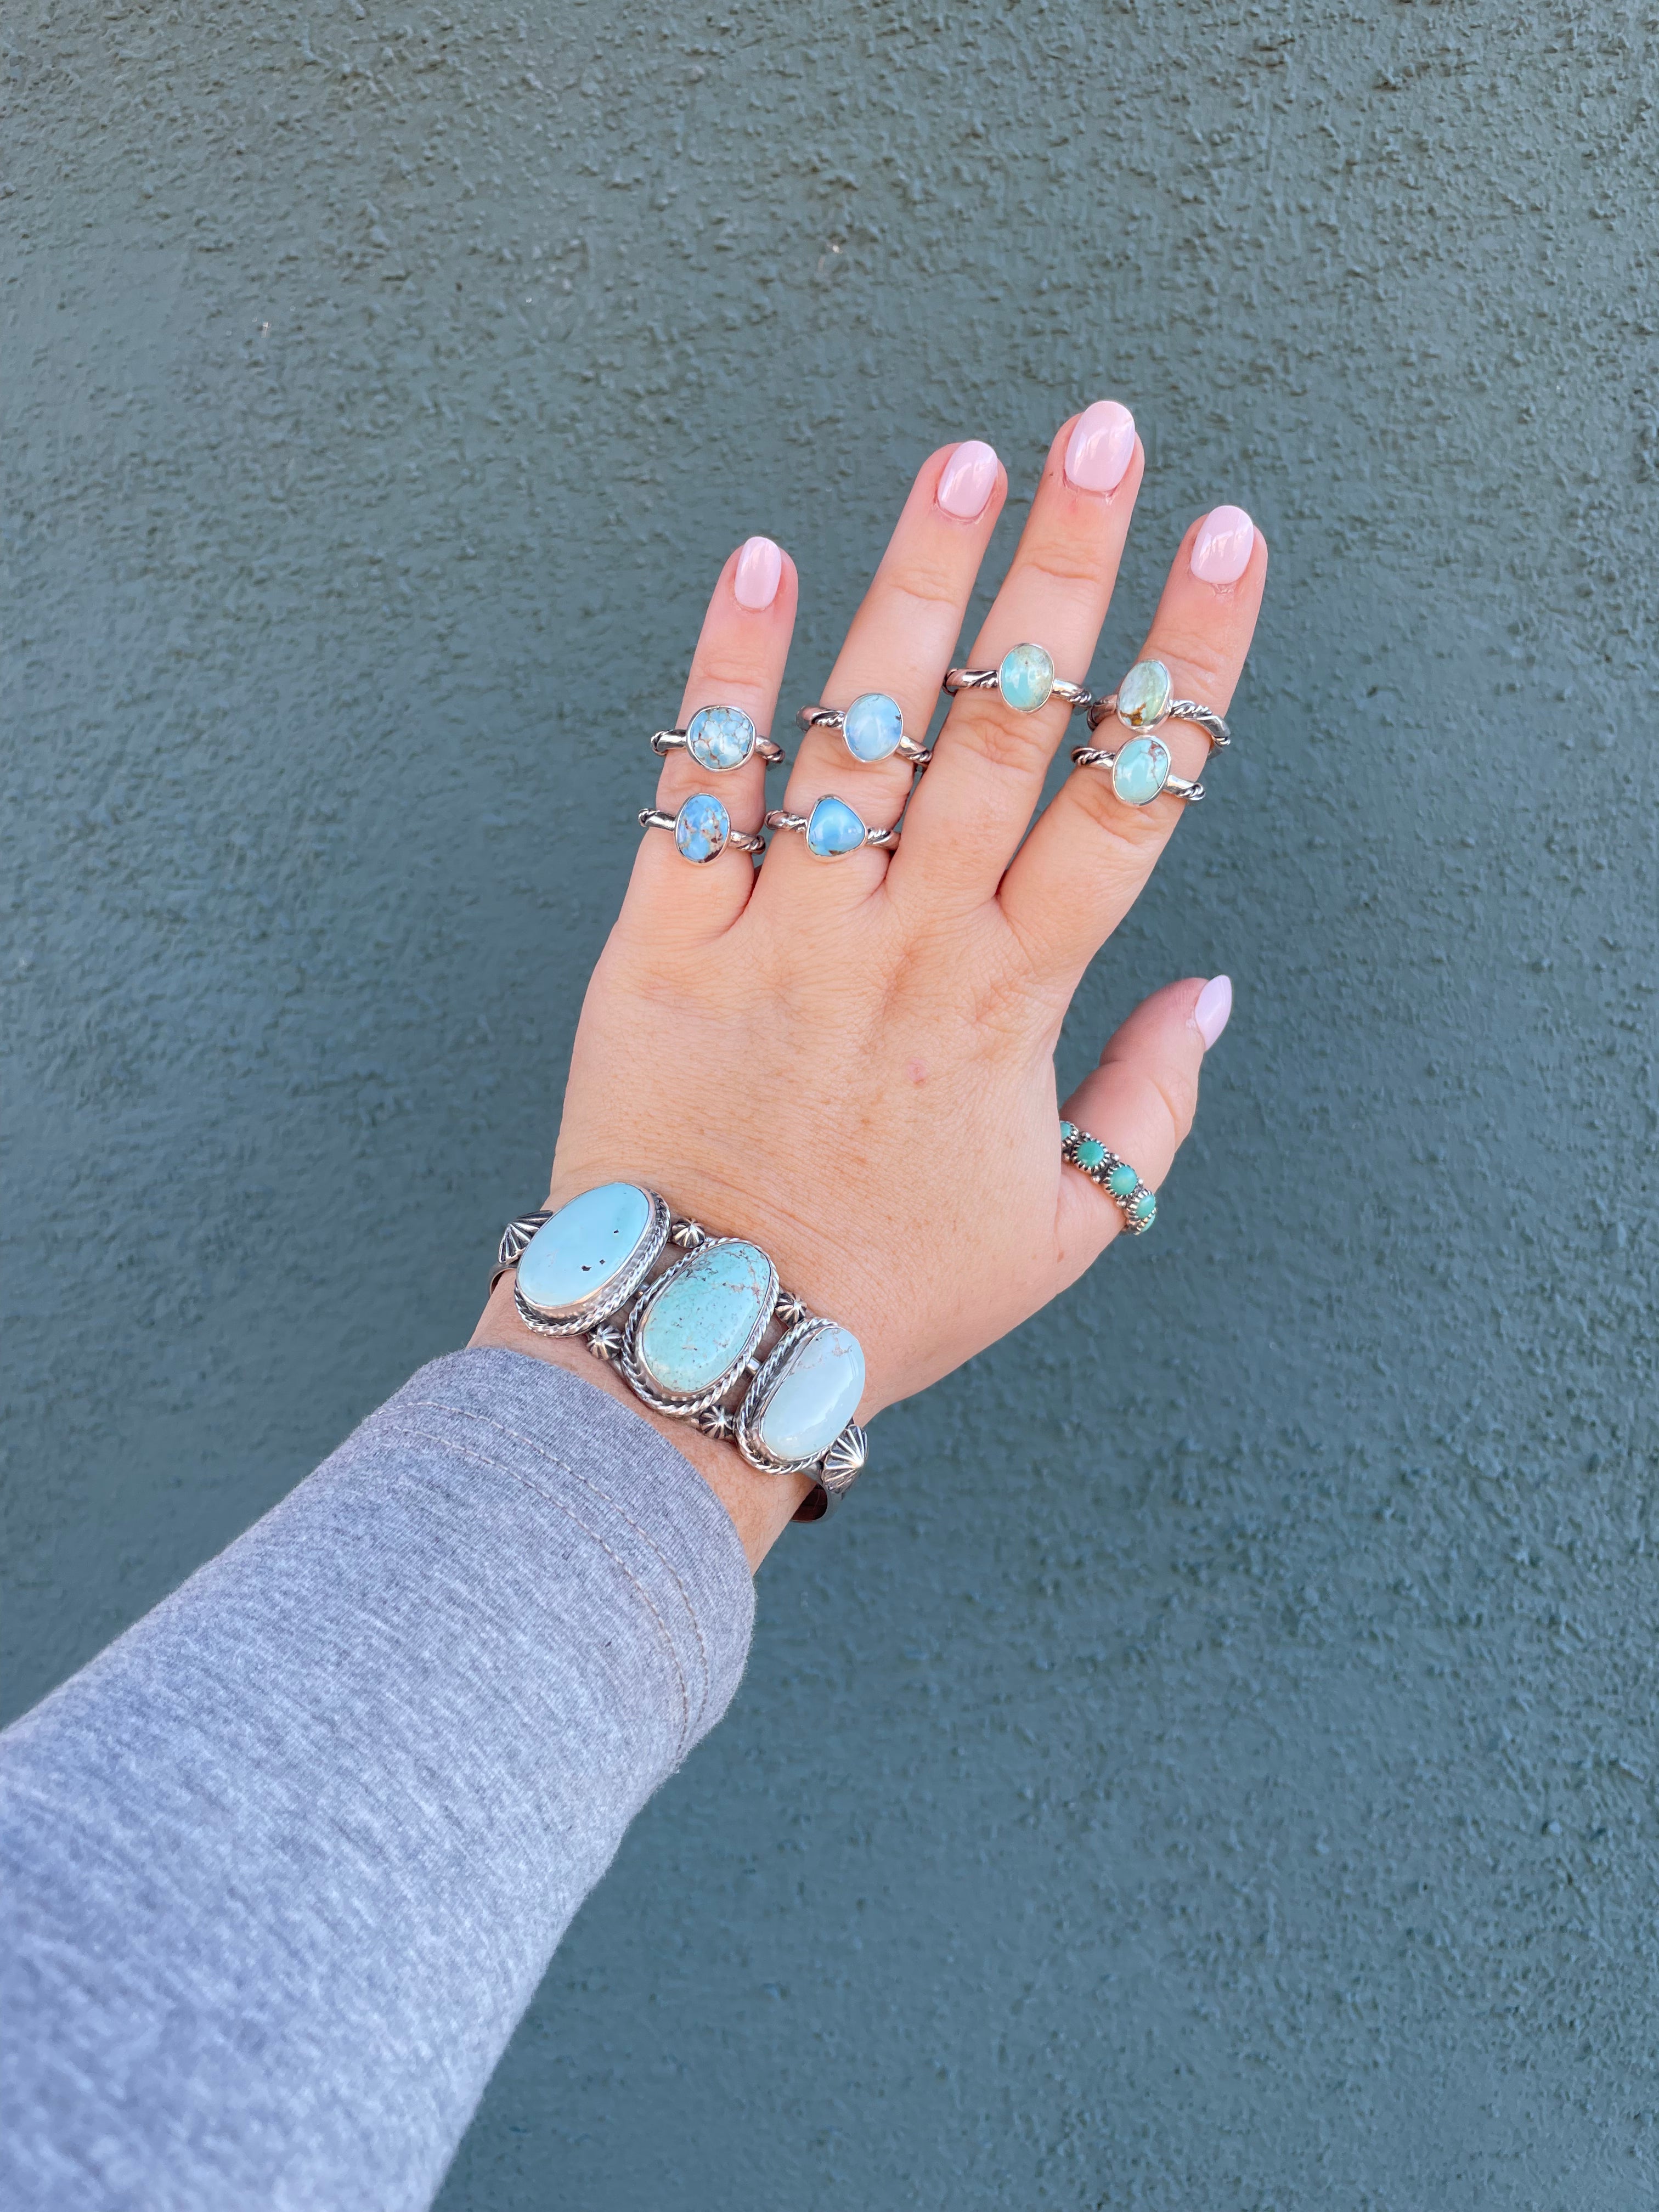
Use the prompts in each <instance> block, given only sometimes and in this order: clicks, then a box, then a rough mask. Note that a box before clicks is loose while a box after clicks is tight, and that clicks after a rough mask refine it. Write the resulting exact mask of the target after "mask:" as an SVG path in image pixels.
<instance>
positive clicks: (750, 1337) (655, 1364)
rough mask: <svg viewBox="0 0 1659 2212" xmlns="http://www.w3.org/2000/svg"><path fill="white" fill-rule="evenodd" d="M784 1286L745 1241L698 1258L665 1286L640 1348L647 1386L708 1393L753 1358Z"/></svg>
mask: <svg viewBox="0 0 1659 2212" xmlns="http://www.w3.org/2000/svg"><path fill="white" fill-rule="evenodd" d="M776 1295H777V1278H776V1276H775V1274H774V1273H773V1272H772V1263H771V1261H769V1259H768V1258H767V1256H766V1255H765V1253H764V1252H763V1251H761V1250H760V1249H758V1248H757V1246H755V1245H753V1244H746V1243H744V1242H743V1241H742V1240H741V1239H740V1238H737V1237H732V1238H724V1239H721V1240H720V1242H719V1243H714V1244H709V1245H706V1246H705V1247H704V1248H703V1249H702V1251H700V1252H694V1253H693V1254H692V1255H691V1257H690V1259H689V1260H683V1261H681V1262H680V1264H679V1266H678V1267H676V1268H674V1269H673V1270H672V1271H671V1273H668V1274H666V1275H665V1276H664V1277H663V1279H662V1287H661V1288H660V1289H659V1291H657V1292H656V1294H655V1296H654V1297H652V1299H651V1301H650V1304H649V1306H648V1308H647V1312H646V1316H645V1319H644V1320H643V1322H641V1324H640V1330H639V1334H638V1336H637V1337H636V1338H635V1346H634V1356H635V1358H636V1359H637V1361H638V1362H639V1364H640V1366H641V1368H642V1369H643V1370H644V1372H645V1376H646V1379H647V1382H649V1383H654V1384H655V1386H656V1388H657V1389H659V1390H660V1391H662V1392H664V1393H665V1395H668V1396H671V1397H679V1398H690V1397H693V1396H695V1395H696V1393H697V1392H698V1391H700V1390H706V1389H708V1387H709V1385H710V1384H711V1383H717V1382H718V1381H719V1380H720V1376H722V1375H724V1374H726V1371H727V1370H729V1369H730V1368H732V1367H734V1366H736V1365H737V1364H738V1362H739V1361H740V1360H743V1359H745V1358H747V1357H748V1356H749V1353H750V1352H751V1351H752V1350H753V1349H754V1346H755V1342H756V1340H757V1338H758V1336H759V1335H760V1333H761V1330H762V1329H763V1328H764V1326H765V1323H766V1316H768V1314H769V1313H770V1312H771V1310H772V1301H773V1299H774V1298H775V1297H776Z"/></svg>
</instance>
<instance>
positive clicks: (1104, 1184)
mask: <svg viewBox="0 0 1659 2212" xmlns="http://www.w3.org/2000/svg"><path fill="white" fill-rule="evenodd" d="M1060 1158H1062V1159H1065V1160H1069V1161H1070V1162H1071V1164H1072V1165H1073V1167H1074V1168H1079V1169H1081V1170H1082V1171H1083V1173H1084V1174H1085V1175H1086V1176H1088V1178H1089V1180H1090V1182H1091V1183H1093V1184H1094V1185H1095V1186H1096V1188H1097V1189H1099V1190H1103V1191H1104V1192H1105V1194H1106V1195H1107V1197H1108V1198H1109V1199H1110V1200H1112V1202H1113V1204H1114V1205H1115V1206H1116V1207H1117V1210H1118V1212H1120V1213H1121V1215H1122V1216H1123V1226H1124V1227H1125V1228H1126V1229H1127V1231H1128V1232H1129V1234H1130V1236H1131V1237H1144V1236H1145V1235H1146V1231H1148V1230H1149V1229H1150V1228H1151V1227H1152V1224H1153V1222H1154V1221H1156V1220H1157V1218H1158V1200H1157V1198H1156V1197H1155V1196H1154V1195H1153V1194H1152V1192H1151V1191H1150V1190H1148V1189H1147V1188H1146V1184H1145V1183H1144V1182H1142V1181H1141V1180H1140V1177H1139V1176H1138V1175H1137V1174H1136V1173H1135V1171H1134V1170H1133V1168H1132V1167H1131V1166H1130V1165H1129V1163H1128V1162H1127V1160H1121V1159H1119V1158H1118V1156H1117V1154H1116V1153H1115V1152H1113V1151H1112V1149H1111V1148H1110V1146H1108V1145H1103V1144H1102V1143H1101V1141H1100V1139H1099V1138H1098V1137H1091V1135H1090V1134H1089V1133H1088V1131H1087V1130H1086V1129H1079V1127H1078V1126H1077V1124H1076V1122H1075V1121H1062V1122H1061V1123H1060Z"/></svg>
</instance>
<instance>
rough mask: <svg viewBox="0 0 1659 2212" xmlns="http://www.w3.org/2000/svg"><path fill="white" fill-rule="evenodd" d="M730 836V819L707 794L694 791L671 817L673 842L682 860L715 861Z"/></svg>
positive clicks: (724, 848)
mask: <svg viewBox="0 0 1659 2212" xmlns="http://www.w3.org/2000/svg"><path fill="white" fill-rule="evenodd" d="M731 835H732V817H731V816H730V815H729V814H728V813H727V812H726V809H725V807H724V806H722V805H721V804H720V800H719V799H715V798H714V797H713V796H712V795H711V794H710V793H708V792H706V791H697V792H694V793H692V795H691V797H690V799H687V800H686V802H685V804H684V805H683V806H682V807H681V809H680V811H679V812H678V814H677V815H676V816H675V817H674V842H675V843H676V844H677V845H678V847H679V848H680V857H681V859H682V860H696V861H698V862H699V863H701V862H702V861H704V860H719V858H720V854H722V853H723V852H724V851H725V850H726V839H727V838H728V837H729V836H731Z"/></svg>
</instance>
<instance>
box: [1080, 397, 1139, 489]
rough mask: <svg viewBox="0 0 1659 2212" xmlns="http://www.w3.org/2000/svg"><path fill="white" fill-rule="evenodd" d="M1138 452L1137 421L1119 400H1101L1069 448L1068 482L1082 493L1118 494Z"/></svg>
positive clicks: (1086, 413) (1083, 420)
mask: <svg viewBox="0 0 1659 2212" xmlns="http://www.w3.org/2000/svg"><path fill="white" fill-rule="evenodd" d="M1134 450H1135V418H1134V416H1133V415H1132V414H1131V413H1130V412H1129V410H1128V409H1127V407H1120V406H1119V405H1118V404H1117V402H1116V400H1115V399H1097V400H1096V402H1095V404H1094V405H1093V406H1092V407H1085V409H1084V410H1083V412H1082V414H1081V415H1079V416H1078V418H1077V422H1076V424H1075V425H1074V427H1073V431H1072V435H1071V437H1070V438H1069V439H1068V440H1067V441H1066V482H1067V483H1074V484H1075V485H1076V486H1077V488H1078V489H1079V491H1115V490H1116V489H1117V488H1118V486H1119V485H1120V484H1121V483H1122V481H1123V472H1124V471H1125V470H1126V469H1127V467H1128V465H1129V463H1130V461H1131V459H1133V454H1134Z"/></svg>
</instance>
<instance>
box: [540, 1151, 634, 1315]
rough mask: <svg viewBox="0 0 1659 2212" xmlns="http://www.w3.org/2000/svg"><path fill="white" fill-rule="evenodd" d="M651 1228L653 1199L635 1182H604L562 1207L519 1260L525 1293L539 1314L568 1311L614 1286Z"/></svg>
mask: <svg viewBox="0 0 1659 2212" xmlns="http://www.w3.org/2000/svg"><path fill="white" fill-rule="evenodd" d="M650 1226H651V1200H650V1199H649V1197H648V1196H647V1194H646V1193H645V1192H644V1191H642V1190H640V1189H637V1188H635V1185H634V1184H633V1183H631V1182H607V1183H602V1184H601V1185H600V1187H599V1189H598V1190H585V1191H584V1192H583V1193H582V1194H581V1196H580V1198H573V1199H572V1200H571V1201H570V1203H569V1205H568V1206H561V1207H560V1208H559V1210H558V1212H556V1214H555V1215H554V1216H553V1218H551V1220H550V1221H544V1222H543V1224H542V1225H541V1227H540V1228H539V1229H538V1231H536V1233H535V1235H534V1236H533V1237H532V1238H531V1240H530V1242H529V1243H528V1244H526V1246H525V1248H524V1250H523V1252H522V1253H521V1254H520V1258H519V1292H520V1297H522V1298H523V1299H524V1301H525V1303H526V1305H531V1306H534V1307H535V1309H536V1310H537V1311H538V1313H546V1314H557V1313H564V1312H567V1311H568V1310H569V1309H570V1308H571V1307H572V1306H574V1305H578V1304H580V1303H581V1302H582V1300H583V1299H585V1298H591V1297H594V1296H595V1294H596V1293H597V1292H599V1291H603V1290H605V1288H606V1287H607V1286H608V1285H610V1284H611V1283H612V1282H614V1281H615V1279H616V1278H617V1275H619V1274H620V1273H621V1272H622V1270H623V1268H624V1267H626V1266H627V1265H628V1263H629V1261H630V1260H631V1259H632V1258H633V1257H634V1255H635V1253H636V1252H637V1251H638V1250H639V1249H640V1245H641V1242H642V1241H643V1239H644V1237H645V1234H646V1231H647V1230H648V1229H649V1228H650Z"/></svg>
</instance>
